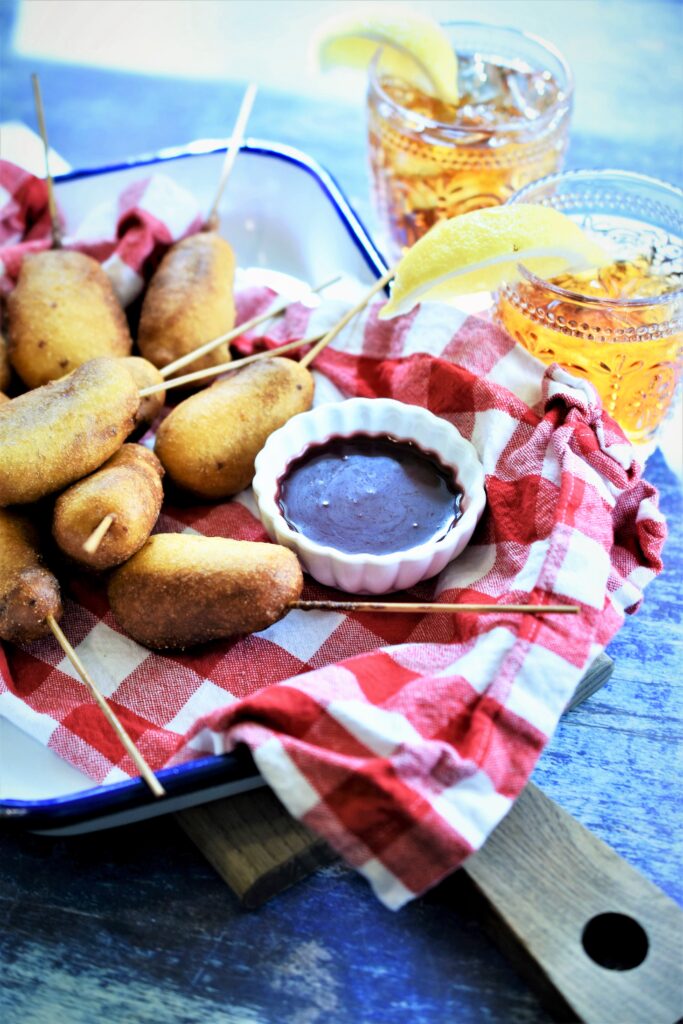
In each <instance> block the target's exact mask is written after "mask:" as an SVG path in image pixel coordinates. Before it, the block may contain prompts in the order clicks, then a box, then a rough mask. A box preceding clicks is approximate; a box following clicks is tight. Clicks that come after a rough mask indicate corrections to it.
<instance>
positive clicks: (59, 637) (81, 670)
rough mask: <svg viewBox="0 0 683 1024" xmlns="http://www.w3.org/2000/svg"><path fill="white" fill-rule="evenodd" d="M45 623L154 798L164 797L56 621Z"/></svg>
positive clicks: (50, 618)
mask: <svg viewBox="0 0 683 1024" xmlns="http://www.w3.org/2000/svg"><path fill="white" fill-rule="evenodd" d="M47 623H48V625H49V627H50V629H51V630H52V633H53V635H54V638H55V640H56V641H57V643H58V644H59V646H60V647H61V648H62V650H63V651H64V653H65V654H66V656H67V658H68V659H69V661H70V662H71V664H72V665H73V667H74V668H75V669H76V671H77V672H78V674H79V676H80V677H81V679H82V680H83V682H84V683H85V685H86V687H87V688H88V690H89V691H90V693H91V694H92V696H93V698H94V700H95V702H96V703H97V705H98V706H99V708H100V710H101V711H102V713H103V715H104V716H105V718H106V719H107V721H108V722H109V724H110V725H111V727H112V729H113V730H114V732H115V733H116V735H117V736H118V738H119V739H120V740H121V743H122V744H123V746H124V747H125V749H126V750H127V752H128V753H129V754H130V756H131V758H132V760H133V761H134V763H135V766H136V768H137V769H138V771H139V772H140V775H141V776H142V778H143V779H144V780H145V782H146V783H147V785H148V786H149V788H150V790H151V791H152V793H153V794H154V796H157V797H159V796H166V790H165V789H164V787H163V786H162V785H161V783H160V782H159V780H158V779H157V777H156V775H155V774H154V772H153V771H152V769H151V768H150V766H149V765H148V764H147V762H146V761H145V759H144V757H143V756H142V754H141V753H140V751H139V750H138V749H137V747H136V746H135V744H134V743H133V741H132V739H131V738H130V736H129V735H128V733H127V732H126V730H125V729H124V727H123V726H122V725H121V722H120V721H119V719H118V718H117V717H116V715H115V714H114V712H113V711H112V709H111V708H110V707H109V705H108V704H107V702H106V700H105V699H104V697H103V696H102V694H101V693H100V691H99V689H98V688H97V685H96V684H95V683H94V682H93V680H92V678H91V676H90V673H89V672H88V670H87V669H86V667H85V665H84V664H83V662H82V661H81V659H80V658H79V657H78V655H77V654H76V652H75V650H74V649H73V647H72V646H71V644H70V643H69V641H68V640H67V638H66V637H65V636H64V633H63V632H62V630H61V628H60V626H59V625H58V624H57V620H56V619H55V617H54V615H48V617H47Z"/></svg>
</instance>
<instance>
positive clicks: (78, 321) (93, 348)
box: [7, 250, 133, 388]
mask: <svg viewBox="0 0 683 1024" xmlns="http://www.w3.org/2000/svg"><path fill="white" fill-rule="evenodd" d="M7 316H8V336H9V357H10V361H11V363H12V366H13V367H14V369H15V370H16V371H17V373H18V374H19V376H20V377H21V379H22V380H23V382H24V383H25V384H26V385H27V386H28V387H30V388H37V387H39V386H40V385H41V384H47V383H48V381H51V380H57V379H58V378H59V377H63V376H64V375H65V374H67V373H71V371H72V370H75V369H76V367H78V366H81V365H82V364H83V363H85V362H87V361H88V360H89V359H94V358H95V357H96V356H127V355H129V354H130V350H131V348H132V344H133V343H132V340H131V337H130V332H129V330H128V324H127V321H126V317H125V314H124V312H123V310H122V309H121V306H120V305H119V301H118V299H117V298H116V295H115V294H114V289H113V288H112V286H111V283H110V281H109V278H108V277H107V275H106V274H105V272H104V271H103V270H102V267H101V266H100V264H99V263H98V262H97V260H94V259H92V258H91V257H90V256H85V255H84V254H83V253H80V252H67V251H65V250H49V251H48V252H39V253H34V254H33V255H30V256H26V257H25V259H24V261H23V263H22V265H21V271H20V273H19V280H18V282H17V286H16V288H15V289H14V291H13V292H11V294H10V296H9V298H8V300H7Z"/></svg>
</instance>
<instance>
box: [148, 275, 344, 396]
mask: <svg viewBox="0 0 683 1024" xmlns="http://www.w3.org/2000/svg"><path fill="white" fill-rule="evenodd" d="M340 279H341V275H340V274H337V275H336V276H335V277H330V278H329V279H328V280H327V281H323V283H322V284H319V285H316V287H315V288H311V294H313V295H317V294H318V293H319V292H322V291H324V290H325V288H330V287H331V286H332V285H333V284H336V283H337V281H339V280H340ZM291 305H292V300H291V299H285V298H282V299H280V300H279V301H278V302H276V303H275V304H274V305H273V306H271V307H270V309H269V310H267V311H266V312H265V313H259V314H257V315H256V316H252V318H251V319H250V320H245V322H244V323H243V324H238V325H237V327H233V328H232V329H231V330H229V331H227V332H226V333H225V334H221V335H220V336H219V337H218V338H212V339H211V341H205V342H204V344H203V345H199V346H198V347H197V348H195V349H193V350H192V351H191V352H186V353H185V355H184V356H180V357H179V358H178V359H174V360H173V362H172V363H169V364H168V365H167V366H164V367H163V368H162V369H161V370H159V373H160V374H161V376H162V377H169V376H170V375H171V374H172V373H175V372H176V371H177V370H182V368H183V366H188V365H189V364H190V363H193V362H194V361H195V359H199V357H200V356H205V355H206V354H207V352H213V350H214V349H215V348H218V346H219V345H222V344H223V343H224V342H230V341H234V340H235V338H239V337H240V336H241V335H242V334H244V333H245V331H250V330H251V329H252V327H257V326H258V325H259V324H262V323H263V322H264V321H265V320H270V319H271V318H272V317H276V316H278V315H279V314H280V313H282V312H283V311H284V310H285V309H287V307H288V306H291ZM290 344H291V345H292V346H294V345H295V343H294V342H291V343H290ZM298 344H301V345H304V344H310V339H309V340H308V341H307V342H303V341H302V342H299V343H298ZM259 355H261V356H263V357H267V356H272V355H277V351H276V350H273V351H270V350H269V351H268V352H262V353H259ZM249 358H250V357H249ZM211 369H212V370H213V367H212V368H211ZM210 375H211V374H210V373H209V374H207V376H210ZM194 379H195V380H200V379H201V378H199V377H196V378H194ZM174 386H175V382H174ZM156 390H157V391H161V390H162V388H159V387H158V388H156ZM149 393H150V394H154V392H149Z"/></svg>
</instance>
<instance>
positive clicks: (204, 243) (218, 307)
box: [137, 231, 235, 370]
mask: <svg viewBox="0 0 683 1024" xmlns="http://www.w3.org/2000/svg"><path fill="white" fill-rule="evenodd" d="M234 272H235V257H234V255H233V251H232V249H231V248H230V246H229V245H228V243H227V242H226V241H225V240H224V239H222V238H220V237H219V236H218V235H216V234H214V233H213V232H210V231H202V232H200V233H199V234H196V235H192V236H191V237H190V238H185V239H183V241H182V242H178V243H176V245H174V246H172V247H171V249H169V251H168V252H167V253H166V255H165V256H164V258H163V260H162V261H161V263H160V265H159V268H158V270H157V272H156V274H155V275H154V277H153V278H152V280H151V282H150V284H149V287H148V289H147V293H146V295H145V298H144V300H143V303H142V312H141V314H140V325H139V328H138V339H137V340H138V348H139V349H140V352H141V353H142V355H143V356H144V357H145V359H149V361H150V362H151V363H154V365H155V366H157V367H159V368H161V367H163V366H166V365H168V363H172V362H174V361H175V360H176V359H178V357H179V356H183V355H185V354H186V353H188V352H191V351H193V350H194V349H195V348H197V347H198V346H199V345H202V344H204V342H206V341H210V340H211V339H212V338H217V337H218V336H219V335H221V334H225V333H226V332H227V331H229V330H230V329H231V328H232V327H233V326H234V323H235V303H234V300H233V294H232V282H233V275H234ZM228 359H230V351H229V349H228V346H227V345H226V344H223V345H220V346H219V347H218V348H217V349H214V351H213V352H210V353H209V354H208V355H205V356H202V357H201V358H200V359H197V360H195V361H194V362H193V363H192V364H191V366H192V369H193V370H198V369H200V368H203V367H206V366H215V365H216V364H218V363H224V362H226V361H227V360H228Z"/></svg>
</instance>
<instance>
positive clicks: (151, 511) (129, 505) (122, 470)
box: [52, 444, 164, 569]
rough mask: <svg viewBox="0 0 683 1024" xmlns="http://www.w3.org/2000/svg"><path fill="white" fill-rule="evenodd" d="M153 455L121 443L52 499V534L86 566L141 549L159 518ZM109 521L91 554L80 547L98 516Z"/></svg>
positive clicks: (105, 564) (107, 563) (103, 565)
mask: <svg viewBox="0 0 683 1024" xmlns="http://www.w3.org/2000/svg"><path fill="white" fill-rule="evenodd" d="M162 474H163V469H162V467H161V463H160V462H159V460H158V459H157V457H156V456H155V455H154V454H153V453H152V452H151V451H149V449H147V448H143V446H142V445H139V444H124V446H123V447H122V448H119V450H118V451H117V452H116V453H115V454H114V455H112V457H111V458H110V459H109V460H108V461H107V462H105V464H104V465H103V466H102V467H101V468H100V469H98V470H96V471H95V472H94V473H92V474H91V475H90V476H88V477H86V478H85V479H84V480H78V481H77V482H76V483H75V484H72V486H71V487H69V488H68V489H67V490H66V491H64V492H63V493H62V494H60V496H59V497H58V498H57V501H56V502H55V508H54V516H53V520H52V535H53V537H54V539H55V540H56V542H57V544H58V545H59V547H60V548H61V550H62V551H64V553H65V554H67V555H69V556H70V557H71V558H73V559H74V560H75V561H76V562H79V563H80V564H81V565H86V566H88V567H90V568H92V569H110V568H111V567H112V566H114V565H120V564H121V562H125V561H126V559H128V558H130V557H131V555H133V554H135V552H136V551H139V549H140V548H141V547H142V545H143V544H144V543H145V541H146V540H147V538H148V537H149V535H150V533H151V531H152V528H153V526H154V524H155V523H156V521H157V519H158V518H159V512H160V510H161V502H162V500H163V496H164V492H163V488H162V486H161V477H162ZM107 515H111V516H112V517H113V522H112V524H111V526H110V527H109V529H108V530H107V533H106V535H105V537H104V538H103V539H102V541H101V542H100V544H99V546H98V548H97V550H96V551H94V552H93V553H92V554H91V553H89V552H88V551H87V550H84V548H83V545H84V543H85V541H86V540H87V538H88V537H89V536H90V535H91V533H92V532H93V530H94V529H95V527H96V526H97V525H98V523H100V522H101V521H102V519H103V518H104V517H105V516H107Z"/></svg>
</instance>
